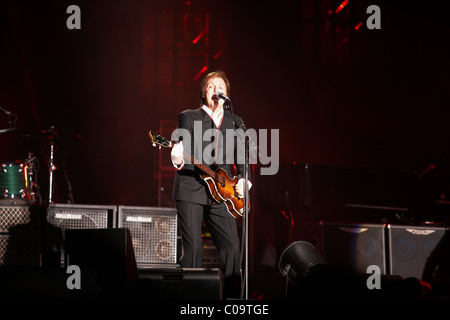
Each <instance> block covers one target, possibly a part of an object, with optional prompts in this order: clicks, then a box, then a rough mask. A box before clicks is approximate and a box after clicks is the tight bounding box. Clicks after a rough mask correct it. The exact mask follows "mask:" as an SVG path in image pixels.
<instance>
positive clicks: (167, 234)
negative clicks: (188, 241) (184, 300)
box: [118, 206, 177, 268]
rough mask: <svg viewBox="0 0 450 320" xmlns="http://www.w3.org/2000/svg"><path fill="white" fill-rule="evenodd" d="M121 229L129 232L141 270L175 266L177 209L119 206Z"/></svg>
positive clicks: (119, 224)
mask: <svg viewBox="0 0 450 320" xmlns="http://www.w3.org/2000/svg"><path fill="white" fill-rule="evenodd" d="M118 227H119V228H128V229H129V230H130V234H131V239H132V242H133V248H134V255H135V257H136V263H137V266H138V268H145V267H152V266H153V265H155V264H156V265H161V264H169V265H171V264H173V265H174V264H176V262H177V211H176V209H175V208H160V207H126V206H120V207H119V218H118Z"/></svg>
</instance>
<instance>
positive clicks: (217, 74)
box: [200, 70, 231, 105]
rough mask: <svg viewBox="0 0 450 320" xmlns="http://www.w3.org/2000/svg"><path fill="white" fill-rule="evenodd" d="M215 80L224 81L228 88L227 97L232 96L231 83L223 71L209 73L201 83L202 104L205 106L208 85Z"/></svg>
mask: <svg viewBox="0 0 450 320" xmlns="http://www.w3.org/2000/svg"><path fill="white" fill-rule="evenodd" d="M214 78H221V79H223V81H225V85H226V87H227V92H226V94H227V96H230V89H231V88H230V81H228V78H227V76H226V74H225V72H223V71H220V70H219V71H213V72H210V73H208V74H207V75H206V76H205V77H204V78H203V80H202V81H201V82H200V103H201V104H202V105H203V104H205V94H206V84H207V83H208V81H209V80H211V79H214Z"/></svg>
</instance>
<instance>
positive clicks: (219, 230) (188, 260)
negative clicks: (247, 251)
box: [176, 201, 241, 279]
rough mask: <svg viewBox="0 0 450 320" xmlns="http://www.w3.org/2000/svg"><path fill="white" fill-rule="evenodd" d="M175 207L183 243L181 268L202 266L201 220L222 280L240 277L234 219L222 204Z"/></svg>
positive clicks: (179, 204)
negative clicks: (208, 236) (213, 248)
mask: <svg viewBox="0 0 450 320" xmlns="http://www.w3.org/2000/svg"><path fill="white" fill-rule="evenodd" d="M176 207H177V211H178V221H179V226H180V231H181V239H182V244H183V255H182V257H181V262H180V264H181V267H183V268H201V267H202V262H203V254H202V247H203V244H202V220H204V221H205V224H206V226H207V228H208V230H209V232H210V233H211V237H212V238H213V240H214V244H215V245H216V248H217V251H218V252H219V255H220V260H221V264H222V272H223V275H224V277H225V279H226V278H230V277H233V276H240V272H241V270H240V269H241V263H240V248H239V235H238V230H237V225H236V219H235V218H234V217H232V216H231V214H229V213H228V211H227V209H226V207H225V204H223V203H214V204H212V205H201V204H197V203H192V202H188V201H176Z"/></svg>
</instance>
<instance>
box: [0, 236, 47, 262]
mask: <svg viewBox="0 0 450 320" xmlns="http://www.w3.org/2000/svg"><path fill="white" fill-rule="evenodd" d="M40 254H41V239H40V237H39V236H38V235H10V234H0V265H1V266H21V267H23V266H39V265H40Z"/></svg>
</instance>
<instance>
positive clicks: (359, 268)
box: [320, 222, 447, 280]
mask: <svg viewBox="0 0 450 320" xmlns="http://www.w3.org/2000/svg"><path fill="white" fill-rule="evenodd" d="M320 224H321V229H322V247H321V251H322V253H323V255H324V257H325V258H326V259H327V261H328V262H329V263H330V264H331V265H333V266H335V267H337V268H339V269H341V270H344V271H347V272H356V273H360V274H364V273H366V272H367V268H368V267H369V266H371V265H376V266H378V267H379V269H380V271H381V273H382V274H385V275H398V276H401V277H403V278H409V277H413V278H417V279H423V278H424V277H425V272H424V271H425V269H426V265H427V263H428V262H429V261H430V258H431V256H432V255H433V254H434V253H435V251H436V250H437V248H438V245H439V243H440V242H442V241H444V239H445V235H446V231H447V229H446V228H444V227H440V226H407V225H393V224H351V223H336V222H321V223H320ZM424 280H429V279H424Z"/></svg>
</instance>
